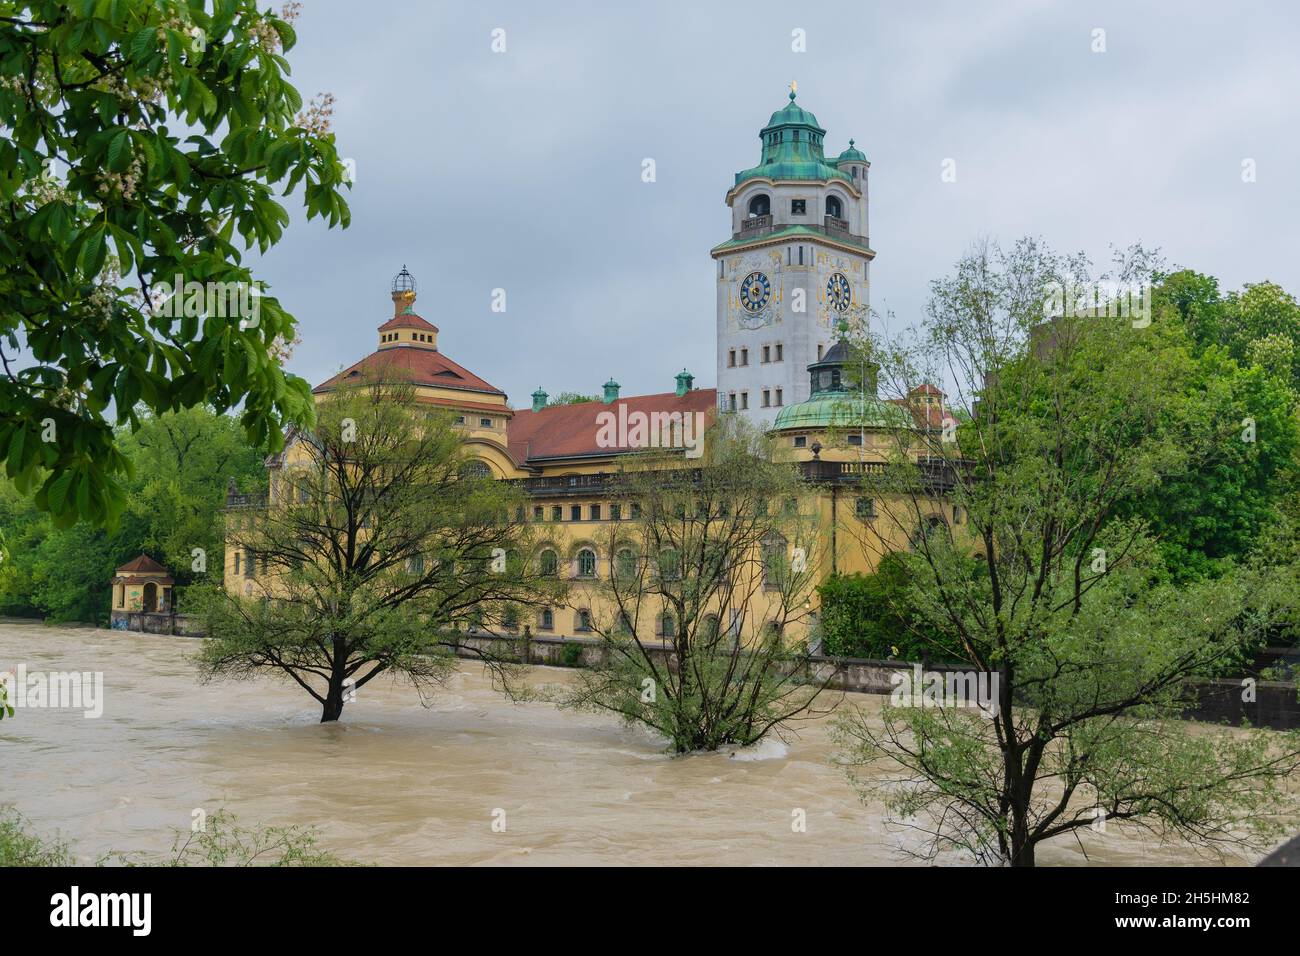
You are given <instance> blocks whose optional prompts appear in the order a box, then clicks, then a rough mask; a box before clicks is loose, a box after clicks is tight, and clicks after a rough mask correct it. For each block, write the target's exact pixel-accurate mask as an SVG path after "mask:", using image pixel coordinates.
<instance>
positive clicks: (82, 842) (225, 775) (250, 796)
mask: <svg viewBox="0 0 1300 956" xmlns="http://www.w3.org/2000/svg"><path fill="white" fill-rule="evenodd" d="M197 647H198V644H197V642H195V641H193V640H187V639H183V638H173V637H160V636H152V635H141V634H128V633H124V632H117V631H105V630H92V629H80V628H51V627H44V626H42V625H39V624H12V623H0V671H3V670H15V669H16V667H17V665H18V664H24V665H25V666H26V668H27V670H28V671H29V672H34V671H73V670H75V671H90V672H103V675H104V702H103V704H104V706H103V715H102V716H101V717H99V718H97V719H86V718H84V717H83V716H82V714H81V712H80V711H79V710H57V709H55V710H42V709H32V708H28V709H20V710H19V711H18V713H17V715H16V717H15V718H14V719H12V720H11V719H6V720H4V721H0V761H2V765H3V772H0V802H3V803H11V804H13V805H14V806H16V807H17V808H18V810H19V811H21V812H22V813H23V815H25V816H26V817H27V818H28V819H29V820H30V821H31V822H32V824H33V825H34V826H35V827H36V829H38V830H39V831H41V832H43V833H52V832H54V831H58V832H59V833H60V834H61V835H62V836H63V837H64V838H65V839H67V840H68V841H69V842H70V843H71V844H72V847H73V850H74V852H75V853H76V854H77V856H78V859H79V860H80V861H81V862H93V861H94V860H95V859H96V858H97V857H98V856H99V855H101V854H103V853H105V852H108V851H113V850H117V851H130V852H145V853H162V852H165V851H166V850H167V849H168V848H169V847H170V846H171V843H172V839H173V835H174V831H176V830H184V829H188V827H189V825H190V820H191V813H192V811H193V810H194V809H195V808H199V807H202V808H204V809H205V810H206V811H207V812H208V813H209V814H210V813H212V812H213V811H215V810H217V809H218V808H222V807H224V808H225V809H227V810H229V811H232V812H234V813H235V814H236V815H237V816H238V817H239V819H240V822H241V824H243V825H249V824H254V823H260V824H264V825H287V824H300V825H308V826H314V827H316V828H317V829H318V830H319V833H320V838H321V843H322V845H323V847H324V848H325V849H328V850H330V851H331V852H333V853H336V854H338V855H339V856H342V857H344V858H348V859H352V860H357V861H360V862H365V863H377V864H405V865H424V864H530V863H538V864H561V865H563V864H687V865H690V864H740V865H749V864H752V865H792V864H795V865H798V864H804V865H825V864H832V865H852V864H894V865H914V864H915V862H916V861H915V860H912V859H910V858H908V857H907V856H906V855H905V854H904V853H902V852H900V851H901V850H903V849H906V848H908V847H910V846H915V845H916V842H915V841H916V837H915V836H912V835H909V834H900V833H898V832H896V831H895V830H893V829H891V828H888V827H886V826H885V823H884V819H883V813H882V809H881V807H879V806H864V805H863V804H862V803H861V802H859V800H858V798H857V795H856V794H855V792H854V791H853V789H852V788H851V787H850V785H849V783H848V781H847V779H846V778H845V776H844V773H843V771H842V769H841V768H840V767H838V766H837V765H836V764H835V762H834V758H835V750H834V746H833V744H832V743H831V742H830V739H829V735H828V728H827V722H826V721H825V720H817V721H811V722H806V723H804V724H801V725H800V729H799V731H798V736H796V737H793V738H792V739H790V740H789V741H788V742H786V743H782V742H781V741H777V740H769V741H766V742H764V743H762V744H760V745H759V746H758V747H756V748H753V749H752V750H750V751H745V752H741V753H737V754H735V755H734V756H733V755H730V754H721V753H720V754H701V755H692V756H688V757H683V758H671V757H668V756H666V755H665V754H664V753H663V745H662V742H660V741H658V740H656V739H654V738H653V737H652V736H650V735H649V734H647V733H645V732H643V731H640V730H637V729H630V728H627V727H625V726H623V725H622V724H621V723H620V722H619V721H618V720H617V719H614V718H610V717H605V716H601V715H593V714H578V713H573V712H569V711H558V710H556V709H554V708H553V707H551V706H549V705H546V704H513V703H511V702H509V701H507V700H506V699H504V698H503V697H502V696H501V695H500V694H499V693H497V692H496V691H494V690H493V689H492V686H491V682H490V680H488V678H487V677H486V676H485V675H484V674H483V673H482V672H481V669H480V668H479V666H478V665H475V664H472V663H469V662H465V663H463V664H462V665H461V667H460V669H459V670H458V672H457V673H456V674H455V675H454V676H453V678H452V679H451V681H450V682H449V684H448V685H447V686H446V687H445V688H444V689H443V690H442V691H441V692H440V693H439V694H438V695H437V696H436V698H435V699H434V701H433V703H432V706H430V707H428V708H426V707H423V706H421V705H420V703H419V701H418V700H417V699H416V696H415V692H414V691H413V690H412V689H411V688H410V687H409V686H403V685H399V684H389V683H385V682H383V681H376V682H375V683H373V684H369V685H367V686H366V687H364V688H362V689H361V690H360V691H359V692H358V699H357V700H356V701H355V702H354V703H350V704H348V705H347V707H346V708H345V710H344V713H343V720H342V722H340V723H338V724H332V725H321V724H319V723H318V720H319V717H320V712H319V708H318V707H317V706H316V704H315V702H314V701H312V700H311V699H310V698H309V697H307V695H306V694H305V693H304V692H303V691H301V690H300V689H299V688H297V687H296V686H293V685H291V684H289V683H288V682H287V681H285V680H283V679H277V678H272V677H267V678H265V679H258V680H254V681H243V682H226V683H213V684H207V685H202V684H199V683H198V681H197V680H196V677H195V674H196V671H195V668H194V666H193V664H192V663H191V662H190V658H191V657H192V655H193V654H194V652H195V651H196V649H197ZM566 676H567V675H566V674H565V672H563V671H559V670H543V669H537V673H536V674H535V675H534V677H535V678H537V679H547V680H557V679H564V678H565V677H566ZM879 704H880V699H879V698H875V697H864V696H859V695H849V696H848V697H847V698H846V699H845V700H844V701H843V702H842V703H841V705H840V706H842V707H861V708H864V709H865V710H867V711H868V712H869V713H870V712H874V711H876V710H877V709H878V707H879ZM796 808H800V809H802V810H804V811H805V812H806V819H807V830H806V832H803V833H798V832H793V831H792V828H791V819H792V817H791V813H792V811H793V810H794V809H796ZM498 809H500V810H504V811H505V822H506V829H505V832H494V831H493V828H492V823H493V819H494V816H493V812H494V811H495V810H498ZM1084 845H1085V846H1086V847H1087V851H1088V858H1087V859H1085V857H1084V855H1083V853H1082V852H1081V850H1080V848H1079V846H1078V844H1076V843H1075V842H1074V841H1073V840H1070V841H1061V842H1059V843H1058V844H1057V845H1055V846H1049V847H1047V848H1044V849H1041V850H1040V852H1039V861H1040V863H1042V864H1047V865H1082V864H1086V863H1089V862H1091V863H1093V864H1110V865H1116V864H1118V865H1133V866H1138V865H1149V864H1153V863H1164V864H1179V863H1194V862H1198V858H1197V857H1195V856H1194V855H1193V854H1192V852H1191V851H1190V850H1189V849H1187V848H1185V847H1181V846H1173V847H1171V846H1153V845H1151V844H1150V843H1149V842H1147V840H1146V839H1145V838H1143V837H1141V836H1140V835H1139V834H1136V833H1135V832H1133V831H1124V830H1122V829H1120V828H1116V827H1111V828H1110V832H1108V833H1106V834H1093V833H1089V834H1087V835H1086V836H1085V839H1084ZM948 862H960V861H958V860H951V861H948ZM1200 862H1204V860H1200ZM1242 862H1245V861H1242Z"/></svg>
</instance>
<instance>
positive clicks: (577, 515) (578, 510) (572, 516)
mask: <svg viewBox="0 0 1300 956" xmlns="http://www.w3.org/2000/svg"><path fill="white" fill-rule="evenodd" d="M569 520H570V521H581V520H582V505H569Z"/></svg>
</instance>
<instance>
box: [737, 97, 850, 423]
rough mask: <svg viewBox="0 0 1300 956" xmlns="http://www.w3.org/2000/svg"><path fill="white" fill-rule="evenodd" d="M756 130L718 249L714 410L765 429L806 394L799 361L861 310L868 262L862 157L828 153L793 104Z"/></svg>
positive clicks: (813, 357) (805, 361)
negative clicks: (755, 152)
mask: <svg viewBox="0 0 1300 956" xmlns="http://www.w3.org/2000/svg"><path fill="white" fill-rule="evenodd" d="M795 96H796V87H795V86H794V84H791V90H790V102H789V103H788V104H787V105H786V106H785V108H783V109H780V110H778V111H777V112H775V113H773V114H772V118H771V119H770V120H769V121H768V124H767V125H766V126H765V127H763V129H762V131H761V132H760V133H759V138H760V140H761V142H762V148H763V153H762V158H761V160H760V162H759V164H758V165H757V166H755V167H753V168H752V169H746V170H744V171H743V172H739V173H737V174H736V181H735V184H734V185H733V186H732V187H731V189H730V190H728V192H727V197H726V202H727V205H728V206H729V207H730V208H731V238H730V239H728V240H727V241H726V242H723V243H721V244H720V245H717V246H715V247H714V248H713V250H712V253H711V254H712V256H713V258H714V259H715V260H717V263H718V268H717V282H718V330H717V342H718V359H717V360H718V378H717V382H718V406H719V408H721V409H723V410H724V411H736V412H739V413H743V414H745V415H746V416H747V417H749V418H750V419H752V420H753V421H755V422H757V423H759V424H761V425H764V426H771V425H772V423H773V422H774V421H775V419H776V416H777V414H778V413H779V412H780V411H781V409H782V408H784V407H786V406H789V405H793V404H795V403H797V402H802V401H804V400H805V399H807V398H808V397H809V379H808V375H807V368H808V366H809V365H812V364H814V363H816V362H818V361H820V360H821V359H822V357H823V355H824V354H825V353H826V352H828V351H829V350H830V348H831V346H832V345H834V344H835V341H836V339H837V335H836V325H837V323H838V321H839V319H840V318H841V317H844V316H845V315H846V313H849V312H850V310H852V313H853V314H854V315H855V316H856V315H861V316H865V315H866V311H867V306H868V303H869V294H870V281H869V267H870V264H871V260H872V259H873V258H874V257H875V253H874V252H872V250H871V246H870V243H869V241H868V238H867V237H868V234H869V233H868V219H867V170H868V169H869V168H870V165H871V164H870V163H868V162H867V158H866V156H864V155H863V154H862V152H861V151H860V150H858V149H856V148H854V145H853V140H849V148H848V149H846V150H844V152H842V153H840V154H839V155H838V156H835V157H830V158H828V157H827V156H826V155H825V150H824V146H823V138H824V137H825V135H826V131H825V130H824V129H822V127H821V126H820V125H818V123H817V117H816V116H814V115H813V114H812V113H810V112H808V111H807V110H805V109H804V108H803V107H801V106H799V105H798V104H797V103H796V102H795Z"/></svg>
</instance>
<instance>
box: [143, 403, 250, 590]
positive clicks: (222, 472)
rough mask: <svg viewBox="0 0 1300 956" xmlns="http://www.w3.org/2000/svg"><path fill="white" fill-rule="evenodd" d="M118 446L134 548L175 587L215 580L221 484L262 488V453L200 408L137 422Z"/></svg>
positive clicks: (231, 422) (231, 424) (219, 570)
mask: <svg viewBox="0 0 1300 956" xmlns="http://www.w3.org/2000/svg"><path fill="white" fill-rule="evenodd" d="M122 445H123V450H124V452H125V453H126V454H127V456H128V458H129V459H130V460H131V462H132V464H133V466H134V469H135V477H134V479H133V480H132V481H131V482H130V484H129V486H128V495H127V509H126V513H127V515H128V516H129V517H130V518H131V519H132V520H133V522H134V523H135V525H136V526H138V527H140V528H142V529H143V534H142V536H141V537H140V541H139V548H138V550H140V551H145V552H148V553H149V554H152V555H154V556H155V557H157V558H158V559H159V560H160V561H162V562H163V564H165V565H167V567H168V568H170V569H171V571H172V573H173V574H174V575H175V577H176V580H177V583H178V586H179V587H181V588H183V587H184V586H185V585H187V584H189V583H191V582H202V581H213V582H220V581H221V580H222V574H223V571H224V567H223V565H224V562H223V560H222V556H223V554H224V553H225V532H226V526H225V504H226V492H227V487H228V483H229V482H230V481H234V482H235V484H236V485H237V486H239V487H246V488H252V487H264V486H265V480H266V468H265V466H264V464H263V460H264V456H263V454H262V453H261V452H260V451H259V450H258V449H256V448H254V447H252V446H251V445H249V444H248V442H247V440H246V439H245V437H244V434H243V430H242V429H241V428H240V427H239V425H238V423H237V422H236V421H235V419H234V418H233V417H231V416H230V415H221V414H216V413H214V412H213V411H212V410H211V409H209V408H205V407H202V406H200V407H196V408H191V409H183V410H181V411H179V412H168V413H167V414H164V415H158V416H150V417H147V418H144V419H143V420H142V423H141V427H140V430H139V431H137V432H136V433H134V434H133V435H130V436H128V437H126V438H125V439H124V440H123V442H122ZM196 551H198V554H196V553H195V552H196ZM196 565H197V566H198V568H200V569H201V570H196Z"/></svg>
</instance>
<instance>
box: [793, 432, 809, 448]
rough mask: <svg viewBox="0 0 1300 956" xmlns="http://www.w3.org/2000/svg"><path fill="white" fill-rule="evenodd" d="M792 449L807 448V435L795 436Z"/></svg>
mask: <svg viewBox="0 0 1300 956" xmlns="http://www.w3.org/2000/svg"><path fill="white" fill-rule="evenodd" d="M794 447H795V448H806V447H808V436H807V435H795V436H794Z"/></svg>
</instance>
